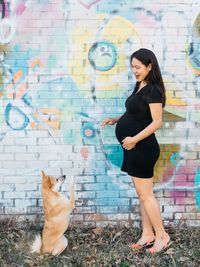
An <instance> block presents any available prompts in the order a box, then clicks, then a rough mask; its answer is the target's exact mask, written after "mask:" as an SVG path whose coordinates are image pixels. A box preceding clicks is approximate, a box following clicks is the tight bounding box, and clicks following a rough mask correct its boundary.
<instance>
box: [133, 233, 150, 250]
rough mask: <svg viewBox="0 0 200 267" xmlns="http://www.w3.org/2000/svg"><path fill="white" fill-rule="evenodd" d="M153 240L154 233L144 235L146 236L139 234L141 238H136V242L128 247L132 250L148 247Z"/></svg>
mask: <svg viewBox="0 0 200 267" xmlns="http://www.w3.org/2000/svg"><path fill="white" fill-rule="evenodd" d="M154 241H155V236H154V235H150V236H148V235H146V236H143V235H142V236H141V238H140V239H139V240H138V242H137V243H134V244H131V245H130V247H131V248H132V249H133V250H138V249H142V248H144V247H148V246H151V245H153V242H154Z"/></svg>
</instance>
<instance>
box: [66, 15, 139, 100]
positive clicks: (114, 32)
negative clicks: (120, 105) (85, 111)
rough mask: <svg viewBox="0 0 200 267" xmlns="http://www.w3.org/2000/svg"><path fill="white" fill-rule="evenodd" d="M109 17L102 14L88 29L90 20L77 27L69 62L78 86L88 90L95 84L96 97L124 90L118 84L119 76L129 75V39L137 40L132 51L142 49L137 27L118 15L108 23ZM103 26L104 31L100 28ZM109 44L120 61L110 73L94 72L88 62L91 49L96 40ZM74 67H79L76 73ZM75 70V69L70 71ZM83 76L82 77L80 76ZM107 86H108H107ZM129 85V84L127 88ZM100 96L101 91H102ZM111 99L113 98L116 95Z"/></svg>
mask: <svg viewBox="0 0 200 267" xmlns="http://www.w3.org/2000/svg"><path fill="white" fill-rule="evenodd" d="M106 18H107V17H106V15H99V16H97V17H95V20H93V23H94V25H93V27H88V25H87V21H86V22H84V21H82V22H81V25H80V27H79V28H78V27H76V28H75V30H74V32H72V33H71V34H72V38H73V43H72V47H73V49H72V55H73V58H72V59H71V60H70V61H69V62H67V68H68V69H69V71H70V73H72V74H71V78H72V79H73V80H74V82H75V83H76V84H77V86H78V87H79V88H80V89H82V90H83V93H84V90H86V89H87V90H88V87H89V86H90V85H91V84H94V83H95V89H96V94H97V95H98V91H101V90H108V91H113V90H116V91H118V90H120V91H123V89H124V88H122V86H123V85H122V84H120V83H119V77H120V75H122V74H123V73H124V75H126V77H127V74H128V69H127V68H128V64H129V60H128V57H129V56H130V54H127V49H126V45H127V44H126V41H127V39H128V38H131V39H132V40H134V44H135V45H134V47H133V50H136V49H138V48H139V47H141V39H140V37H139V34H138V33H137V31H136V28H135V27H134V25H133V24H132V23H131V22H130V21H128V20H126V19H124V18H122V17H119V16H115V17H113V18H111V19H110V20H109V21H108V22H107V23H106V22H105V21H106ZM102 25H104V27H103V29H102V30H100V31H99V32H98V29H99V28H101V26H102ZM104 40H106V41H110V42H111V43H113V44H114V45H115V46H116V49H117V62H116V64H115V66H114V67H113V68H111V69H110V70H108V71H99V70H94V69H93V67H92V66H91V64H90V62H89V60H88V52H89V49H90V48H91V46H92V45H93V44H94V43H96V42H97V41H104ZM73 68H76V69H74V70H73ZM71 69H72V70H71ZM78 73H80V74H81V77H80V76H78ZM104 83H105V84H104ZM124 86H127V85H124ZM99 93H100V94H101V92H99ZM111 93H112V96H113V92H111Z"/></svg>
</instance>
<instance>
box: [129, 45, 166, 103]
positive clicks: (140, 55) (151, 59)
mask: <svg viewBox="0 0 200 267" xmlns="http://www.w3.org/2000/svg"><path fill="white" fill-rule="evenodd" d="M133 58H136V59H137V60H139V61H140V62H141V63H142V64H143V65H145V66H146V67H147V66H148V65H149V64H151V66H152V69H151V71H150V72H149V74H148V75H147V77H146V78H145V81H146V82H147V83H149V84H152V85H154V86H156V87H157V88H158V90H159V91H160V92H161V94H162V99H163V100H162V106H163V107H164V106H165V102H166V95H165V85H164V82H163V79H162V75H161V71H160V67H159V65H158V61H157V58H156V56H155V55H154V53H153V52H152V51H151V50H149V49H146V48H141V49H139V50H137V51H135V52H134V53H133V54H132V55H131V57H130V63H132V60H133Z"/></svg>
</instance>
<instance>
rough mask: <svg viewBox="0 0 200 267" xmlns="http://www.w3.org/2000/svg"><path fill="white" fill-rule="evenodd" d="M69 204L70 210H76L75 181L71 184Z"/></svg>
mask: <svg viewBox="0 0 200 267" xmlns="http://www.w3.org/2000/svg"><path fill="white" fill-rule="evenodd" d="M69 203H70V208H71V209H74V208H75V191H74V181H73V183H71V184H70V189H69Z"/></svg>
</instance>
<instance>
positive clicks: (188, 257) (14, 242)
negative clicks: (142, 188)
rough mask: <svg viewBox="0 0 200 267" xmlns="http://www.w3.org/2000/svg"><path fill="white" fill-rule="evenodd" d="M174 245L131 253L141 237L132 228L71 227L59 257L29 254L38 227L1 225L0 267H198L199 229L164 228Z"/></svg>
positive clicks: (31, 225) (23, 224)
mask: <svg viewBox="0 0 200 267" xmlns="http://www.w3.org/2000/svg"><path fill="white" fill-rule="evenodd" d="M167 231H168V233H169V234H170V235H171V238H172V241H173V244H172V245H171V247H170V248H168V250H166V251H165V252H162V253H160V254H158V255H154V256H151V255H149V254H148V253H147V252H146V251H145V249H142V250H140V251H138V252H133V251H132V250H131V249H130V248H129V245H130V244H131V243H132V242H134V241H136V240H137V239H138V238H139V236H140V230H139V229H138V228H133V227H131V226H130V227H125V226H115V227H111V226H109V227H104V228H91V227H84V228H83V227H78V226H76V227H73V228H72V227H70V228H68V230H67V231H66V233H65V236H66V237H67V238H68V241H69V245H68V247H67V249H66V250H65V251H64V252H63V253H62V254H61V255H59V256H57V257H52V256H48V255H35V254H30V245H31V242H32V241H33V239H34V237H35V235H36V234H38V233H39V232H41V227H39V226H36V225H35V224H33V223H30V222H24V223H20V224H18V223H15V222H13V221H9V220H4V221H1V222H0V267H14V266H15V267H18V266H19V267H35V266H37V267H43V266H44V267H46V266H48V267H54V266H55V267H68V266H75V267H79V266H80V267H82V266H95V267H96V266H97V267H104V266H112V267H118V266H119V267H128V266H130V267H136V266H140V267H164V266H165V267H173V266H176V267H179V266H180V267H186V266H187V267H199V266H200V229H199V228H194V227H188V226H186V225H184V224H180V225H177V226H170V225H168V226H167Z"/></svg>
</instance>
